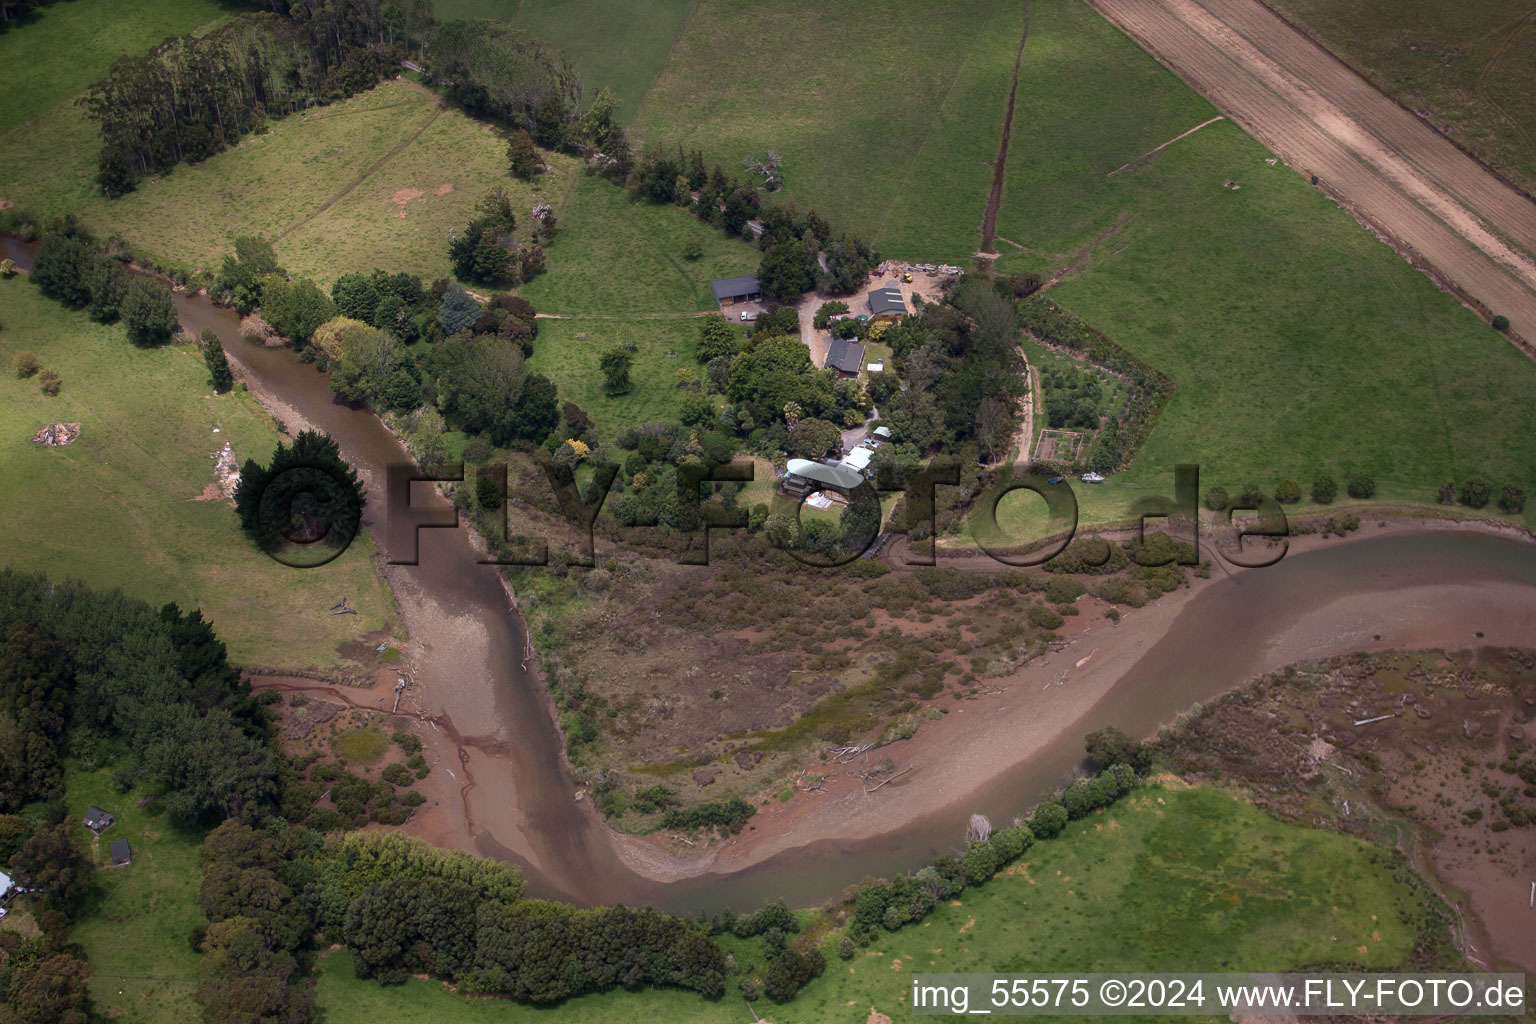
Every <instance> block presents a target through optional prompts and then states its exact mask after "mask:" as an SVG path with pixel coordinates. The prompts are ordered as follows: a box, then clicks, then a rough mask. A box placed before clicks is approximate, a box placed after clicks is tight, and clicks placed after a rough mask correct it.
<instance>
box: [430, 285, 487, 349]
mask: <svg viewBox="0 0 1536 1024" xmlns="http://www.w3.org/2000/svg"><path fill="white" fill-rule="evenodd" d="M481 312H482V310H481V309H480V304H479V303H478V302H476V301H475V300H474V299H472V298H470V297H469V293H468V292H466V291H465V290H464V289H463V288H460V287H459V286H458V285H457V284H450V285H449V286H448V290H447V291H446V292H444V293H443V301H442V302H441V303H440V304H439V305H438V307H437V325H438V326H439V327H441V328H442V330H443V334H444V335H446V336H449V337H452V336H453V335H455V334H458V333H459V332H460V331H467V330H469V329H470V328H471V327H473V326H474V325H475V321H477V320H479V319H480V314H481Z"/></svg>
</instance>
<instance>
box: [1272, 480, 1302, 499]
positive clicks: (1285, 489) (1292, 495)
mask: <svg viewBox="0 0 1536 1024" xmlns="http://www.w3.org/2000/svg"><path fill="white" fill-rule="evenodd" d="M1275 500H1276V501H1278V502H1279V503H1280V504H1282V505H1294V504H1295V503H1296V502H1298V501H1300V500H1301V484H1299V483H1297V482H1296V481H1295V480H1281V481H1280V482H1279V483H1278V484H1276V485H1275Z"/></svg>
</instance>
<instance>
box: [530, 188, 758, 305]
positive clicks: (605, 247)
mask: <svg viewBox="0 0 1536 1024" xmlns="http://www.w3.org/2000/svg"><path fill="white" fill-rule="evenodd" d="M546 188H548V186H546ZM519 212H520V211H519ZM555 213H556V216H557V217H558V218H559V221H558V223H557V225H556V230H555V238H554V241H553V242H552V243H551V244H550V246H549V248H548V249H547V251H546V252H547V258H548V269H547V270H546V271H545V273H543V274H540V275H539V276H538V277H535V278H534V279H533V280H532V281H529V282H528V283H527V284H525V285H523V286H522V288H521V290H520V291H519V294H521V295H522V296H523V297H524V298H526V299H527V300H528V301H530V302H532V303H533V304H534V306H536V307H537V308H538V309H539V311H540V312H547V313H556V314H568V313H576V314H581V313H586V314H600V315H607V316H628V315H632V314H650V313H701V312H710V311H713V310H714V309H715V297H714V293H713V292H711V291H710V288H709V283H710V282H711V281H713V280H717V279H719V278H723V277H735V276H737V275H740V274H752V273H755V272H756V271H757V265H758V262H759V261H760V260H761V258H762V254H761V253H759V252H758V251H757V250H756V249H755V248H753V247H752V246H750V245H748V244H747V243H746V242H743V241H741V240H740V239H736V238H727V237H726V236H725V235H723V234H722V233H721V232H720V231H719V230H718V229H716V228H713V227H711V226H710V225H708V224H706V223H705V222H704V221H702V220H700V219H699V218H697V217H695V216H693V215H692V214H689V213H686V212H684V211H683V210H681V209H679V208H677V207H675V206H663V205H657V204H653V203H648V202H631V201H630V199H629V196H628V194H627V193H626V192H625V191H624V189H623V188H622V187H620V186H619V185H616V184H614V183H613V182H611V181H606V180H604V179H602V178H599V177H597V176H595V175H587V174H582V173H580V172H575V176H574V178H573V180H572V181H571V182H570V184H569V186H568V189H567V191H566V192H565V193H564V195H563V196H560V197H558V198H557V199H556V202H555ZM690 241H691V242H696V243H697V244H698V246H699V249H700V251H701V252H702V253H703V255H702V256H701V257H700V258H699V259H696V260H689V259H685V258H684V256H683V251H684V249H685V247H686V246H687V244H688V243H689V242H690Z"/></svg>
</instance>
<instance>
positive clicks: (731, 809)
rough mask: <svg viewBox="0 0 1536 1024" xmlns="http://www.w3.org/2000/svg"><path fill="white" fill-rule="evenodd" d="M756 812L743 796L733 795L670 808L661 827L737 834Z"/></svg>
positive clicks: (663, 816)
mask: <svg viewBox="0 0 1536 1024" xmlns="http://www.w3.org/2000/svg"><path fill="white" fill-rule="evenodd" d="M755 813H757V809H756V808H755V807H753V806H752V805H751V804H749V803H747V802H746V801H745V800H743V799H742V798H741V797H739V796H735V795H732V796H731V797H730V798H728V799H726V800H716V801H714V802H712V803H705V804H695V805H694V806H692V807H673V808H670V809H669V810H668V811H667V812H666V813H665V814H663V815H662V816H661V827H662V828H717V829H719V830H720V831H721V832H723V833H725V834H727V835H735V834H736V833H737V832H740V831H741V828H742V826H743V825H745V824H746V823H747V819H748V818H750V817H752V815H753V814H755Z"/></svg>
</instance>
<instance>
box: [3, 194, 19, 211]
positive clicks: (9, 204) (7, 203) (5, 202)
mask: <svg viewBox="0 0 1536 1024" xmlns="http://www.w3.org/2000/svg"><path fill="white" fill-rule="evenodd" d="M14 205H16V204H15V203H13V202H11V201H10V200H9V199H7V198H5V197H4V196H0V210H8V209H10V208H11V207H12V206H14Z"/></svg>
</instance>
